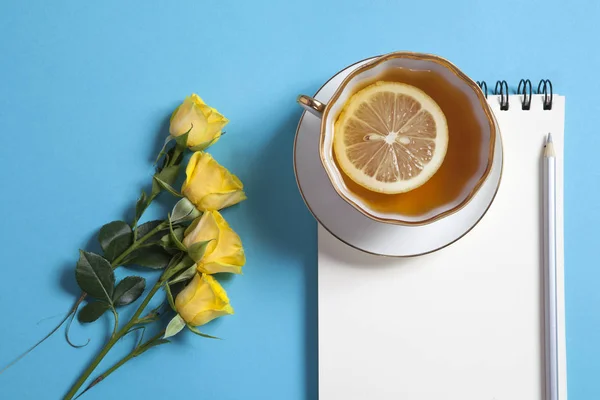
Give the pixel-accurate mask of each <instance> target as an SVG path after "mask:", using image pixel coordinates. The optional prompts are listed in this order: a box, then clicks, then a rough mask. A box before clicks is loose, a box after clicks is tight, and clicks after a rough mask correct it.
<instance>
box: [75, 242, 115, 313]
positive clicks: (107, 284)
mask: <svg viewBox="0 0 600 400" xmlns="http://www.w3.org/2000/svg"><path fill="white" fill-rule="evenodd" d="M75 278H76V279H77V284H78V285H79V287H80V288H81V290H83V291H84V292H86V293H87V294H89V295H90V296H92V297H95V298H97V299H99V300H104V301H106V302H108V303H110V304H112V295H113V291H114V287H115V274H114V272H113V269H112V267H111V265H110V263H109V262H108V260H106V259H105V258H103V257H102V256H99V255H98V254H94V253H89V252H87V251H84V250H79V261H77V267H76V268H75Z"/></svg>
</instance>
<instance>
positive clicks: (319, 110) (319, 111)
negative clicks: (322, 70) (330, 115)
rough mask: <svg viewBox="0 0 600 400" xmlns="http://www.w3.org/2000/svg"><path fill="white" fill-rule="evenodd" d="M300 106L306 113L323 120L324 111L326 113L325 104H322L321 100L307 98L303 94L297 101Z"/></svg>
mask: <svg viewBox="0 0 600 400" xmlns="http://www.w3.org/2000/svg"><path fill="white" fill-rule="evenodd" d="M296 101H297V102H298V104H300V105H301V106H302V108H304V109H305V110H306V111H308V112H310V113H312V114H314V115H316V116H317V117H319V118H321V117H322V116H323V111H325V106H326V105H325V104H323V103H321V102H320V101H319V100H315V99H313V98H312V97H310V96H306V95H303V94H301V95H300V96H298V99H296Z"/></svg>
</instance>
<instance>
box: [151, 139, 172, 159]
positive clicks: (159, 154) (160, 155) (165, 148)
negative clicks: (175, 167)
mask: <svg viewBox="0 0 600 400" xmlns="http://www.w3.org/2000/svg"><path fill="white" fill-rule="evenodd" d="M173 139H174V137H173V136H171V135H169V136H167V138H166V139H165V144H163V147H162V149H160V153H158V156H157V157H156V161H154V164H157V163H158V161H159V160H160V159H161V157H162V156H164V155H165V154H166V153H167V145H168V144H169V143H170V142H171V140H173Z"/></svg>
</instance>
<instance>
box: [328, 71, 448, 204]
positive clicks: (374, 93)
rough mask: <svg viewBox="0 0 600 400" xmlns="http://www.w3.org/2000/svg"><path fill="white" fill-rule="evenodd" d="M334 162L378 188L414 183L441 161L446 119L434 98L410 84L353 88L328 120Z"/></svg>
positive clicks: (396, 189)
mask: <svg viewBox="0 0 600 400" xmlns="http://www.w3.org/2000/svg"><path fill="white" fill-rule="evenodd" d="M333 149H334V152H335V156H336V158H337V161H338V164H339V165H340V167H341V168H342V170H343V171H344V173H345V174H346V175H348V177H350V179H352V180H353V181H354V182H356V183H357V184H359V185H361V186H363V187H365V188H367V189H369V190H371V191H374V192H379V193H386V194H395V193H404V192H408V191H410V190H413V189H416V188H418V187H419V186H421V185H423V184H424V183H425V182H427V181H428V180H429V179H430V178H431V177H432V176H433V174H435V173H436V171H437V170H438V168H440V166H441V165H442V162H443V161H444V157H445V156H446V150H447V149H448V124H447V123H446V117H445V116H444V113H443V112H442V110H441V109H440V107H439V106H438V105H437V103H436V102H435V101H434V100H433V99H432V98H431V97H429V96H428V95H427V94H425V93H424V92H423V91H422V90H420V89H417V88H416V87H414V86H411V85H406V84H403V83H397V82H383V81H380V82H377V83H374V84H372V85H370V86H367V87H366V88H364V89H362V90H360V91H359V92H357V93H355V94H354V95H353V96H352V97H351V98H350V100H348V101H347V102H346V104H345V105H344V109H343V110H342V112H341V113H340V116H339V118H338V119H337V121H336V123H335V126H334V138H333Z"/></svg>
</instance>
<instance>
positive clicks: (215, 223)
mask: <svg viewBox="0 0 600 400" xmlns="http://www.w3.org/2000/svg"><path fill="white" fill-rule="evenodd" d="M206 240H210V241H211V242H210V243H208V244H207V245H206V249H205V252H204V256H203V257H202V259H201V260H195V261H196V266H197V268H198V271H199V272H202V273H206V274H216V273H219V272H231V273H234V274H240V273H241V272H242V266H243V265H244V264H245V263H246V255H245V254H244V248H243V247H242V241H241V240H240V237H239V236H238V234H237V233H235V232H234V231H233V229H231V227H230V226H229V224H228V223H227V221H225V219H224V218H223V217H222V216H221V214H220V213H219V212H218V211H206V212H205V213H204V215H202V216H201V217H199V218H197V219H196V220H195V221H194V222H193V223H192V224H191V225H190V226H189V227H188V228H187V229H186V231H185V237H184V239H183V244H184V245H185V246H186V247H188V248H189V247H190V246H192V245H193V244H194V243H198V242H203V241H206Z"/></svg>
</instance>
